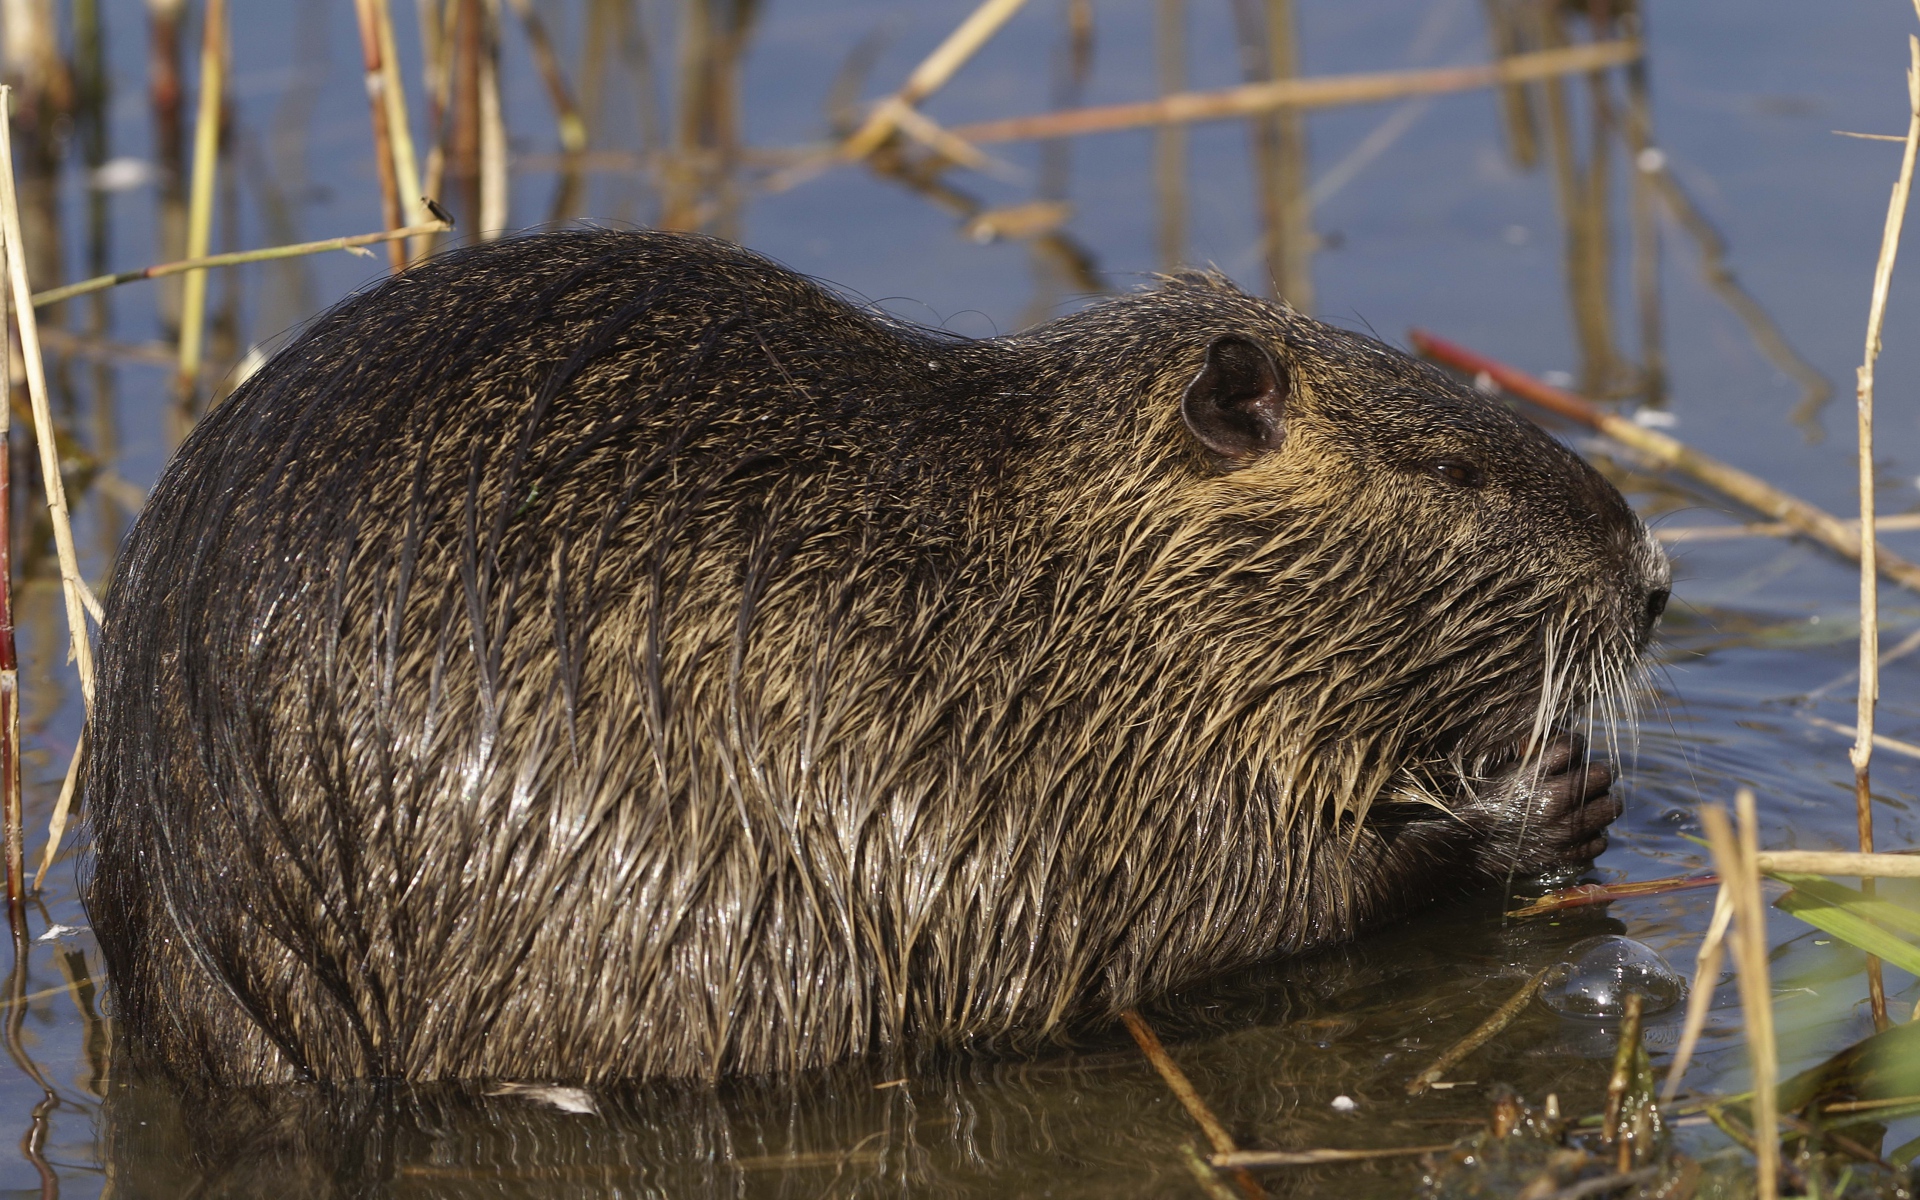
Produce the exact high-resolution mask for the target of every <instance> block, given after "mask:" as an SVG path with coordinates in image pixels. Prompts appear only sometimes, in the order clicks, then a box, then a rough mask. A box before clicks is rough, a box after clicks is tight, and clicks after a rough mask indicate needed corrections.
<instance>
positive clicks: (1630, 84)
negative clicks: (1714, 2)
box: [1621, 12, 1667, 405]
mask: <svg viewBox="0 0 1920 1200" xmlns="http://www.w3.org/2000/svg"><path fill="white" fill-rule="evenodd" d="M1627 19H1628V20H1630V21H1632V22H1633V25H1632V26H1631V29H1632V32H1633V34H1634V36H1635V37H1636V38H1638V37H1640V36H1642V34H1643V31H1642V30H1641V29H1640V27H1639V23H1640V21H1641V20H1642V19H1643V18H1642V17H1641V16H1640V14H1639V13H1637V12H1636V13H1634V14H1632V15H1631V16H1629V17H1628V18H1627ZM1626 82H1627V111H1626V120H1625V121H1624V122H1623V123H1622V125H1621V133H1622V135H1623V136H1624V138H1625V139H1626V145H1627V176H1628V178H1629V179H1630V180H1631V183H1630V184H1629V185H1628V204H1627V220H1628V223H1629V227H1630V229H1631V231H1632V233H1631V236H1632V239H1633V295H1634V305H1635V307H1636V308H1637V309H1638V310H1639V317H1640V394H1641V396H1642V398H1644V399H1645V401H1646V402H1647V403H1648V404H1654V405H1658V404H1661V403H1663V402H1664V401H1665V399H1666V394H1667V354H1666V330H1665V328H1664V326H1663V324H1662V321H1661V317H1660V312H1661V300H1660V222H1659V219H1658V214H1657V213H1656V211H1655V209H1654V204H1655V199H1656V198H1655V196H1654V188H1653V183H1652V181H1651V180H1649V179H1648V178H1647V175H1648V171H1647V169H1646V168H1647V167H1648V166H1656V165H1658V164H1659V163H1661V162H1664V161H1665V156H1664V155H1663V154H1662V153H1661V152H1660V151H1659V150H1656V149H1655V148H1654V146H1653V132H1652V131H1653V106H1652V103H1651V102H1650V101H1649V99H1648V96H1647V63H1646V60H1645V59H1641V60H1640V61H1639V62H1635V63H1629V64H1627V68H1626ZM1643 164H1644V165H1643Z"/></svg>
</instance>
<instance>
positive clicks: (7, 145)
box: [0, 0, 219, 887]
mask: <svg viewBox="0 0 1920 1200" xmlns="http://www.w3.org/2000/svg"><path fill="white" fill-rule="evenodd" d="M218 2H219V0H214V3H216V4H217V3H218ZM9 92H10V89H8V88H6V87H0V241H4V243H5V248H6V260H7V263H6V265H7V277H8V282H9V284H10V286H11V291H12V296H11V299H12V303H13V308H14V321H15V324H16V327H17V328H18V330H19V332H20V354H21V357H22V358H23V359H24V360H25V362H26V368H27V395H28V398H29V399H30V400H31V401H32V405H33V423H34V435H35V440H36V441H37V442H38V443H39V449H40V471H41V475H42V477H43V479H44V480H45V484H46V490H47V513H48V516H49V517H50V518H51V520H52V523H53V545H54V551H55V554H56V556H57V557H58V559H59V562H60V590H61V595H62V597H63V598H64V599H65V601H66V611H67V635H68V638H69V644H70V646H71V654H72V658H73V662H74V666H75V668H76V670H77V671H78V672H79V675H80V698H81V700H82V701H83V703H84V704H85V708H86V714H87V717H88V719H91V718H92V715H93V642H92V639H91V636H90V635H89V634H88V632H87V612H88V610H89V609H91V610H92V611H93V613H94V616H95V618H96V619H98V616H99V601H98V600H94V599H93V595H92V593H91V592H90V591H88V589H87V585H86V583H85V582H84V581H82V580H81V578H80V561H79V556H78V555H77V554H76V553H75V551H74V545H73V522H72V520H71V519H70V517H69V516H68V513H67V489H66V483H65V481H64V480H63V479H62V478H61V475H60V453H59V450H58V448H57V446H56V445H55V440H54V431H53V411H52V407H51V405H50V404H49V403H48V399H47V371H46V364H45V362H44V361H43V360H42V358H41V355H40V337H39V322H38V321H37V320H36V319H35V316H34V312H33V293H32V288H31V285H30V284H29V283H28V281H27V264H26V261H25V259H24V258H23V257H22V255H21V253H20V247H21V242H22V238H21V233H20V201H19V196H18V195H17V193H16V191H15V188H14V182H13V134H12V122H11V121H10V120H8V119H6V118H5V113H6V111H7V104H8V102H9V100H10V95H9ZM189 278H192V276H189ZM84 737H85V734H84V732H83V733H82V738H83V739H84ZM79 761H80V749H79V746H78V745H76V746H75V748H74V757H73V762H71V763H69V764H68V767H67V775H68V781H69V782H68V786H67V788H66V789H65V790H63V792H62V793H61V800H60V803H59V804H58V805H57V806H56V807H55V809H54V816H53V824H52V827H51V828H50V829H49V831H48V835H47V861H48V862H51V861H52V860H53V855H54V853H55V851H56V848H57V847H58V845H59V842H60V837H61V834H62V833H63V832H64V830H65V828H66V817H67V811H68V807H69V805H70V803H71V798H72V782H71V781H72V779H73V777H74V775H75V767H76V765H77V764H78V763H79ZM12 769H13V770H16V771H17V770H18V767H17V765H16V766H14V767H13V768H12ZM45 876H46V868H45V867H44V866H43V867H42V868H41V869H40V872H39V874H38V875H37V876H36V877H35V881H34V886H35V887H38V886H39V884H40V880H42V879H44V878H45Z"/></svg>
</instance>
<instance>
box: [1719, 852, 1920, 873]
mask: <svg viewBox="0 0 1920 1200" xmlns="http://www.w3.org/2000/svg"><path fill="white" fill-rule="evenodd" d="M1755 861H1756V863H1757V864H1758V866H1759V869H1760V871H1761V873H1762V874H1767V875H1775V874H1781V873H1785V874H1788V875H1858V876H1860V877H1861V878H1862V879H1920V854H1859V853H1856V852H1855V851H1852V850H1762V851H1760V856H1759V858H1758V859H1756V860H1755Z"/></svg>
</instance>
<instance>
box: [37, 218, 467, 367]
mask: <svg viewBox="0 0 1920 1200" xmlns="http://www.w3.org/2000/svg"><path fill="white" fill-rule="evenodd" d="M452 228H453V222H451V221H445V220H434V221H428V222H426V223H424V224H420V225H409V226H407V227H406V228H404V229H383V230H381V231H380V232H379V233H356V234H354V235H352V236H351V237H337V238H325V239H323V240H321V241H318V242H295V243H293V244H292V245H289V246H268V247H266V248H265V249H261V250H235V251H233V252H231V253H228V254H209V255H207V256H205V257H204V258H186V259H181V260H180V261H179V262H170V263H157V264H155V265H154V266H151V267H141V268H140V269H139V270H137V271H119V272H116V273H115V274H112V275H96V276H94V277H93V278H92V279H83V280H81V281H80V282H79V283H70V284H67V285H66V286H65V287H57V288H48V289H47V290H46V291H44V292H35V293H34V295H33V306H34V307H35V308H45V307H46V306H47V305H49V304H58V303H59V302H60V301H62V300H70V299H72V298H73V297H75V296H84V295H86V294H87V293H88V292H99V291H104V290H106V289H107V288H110V287H118V286H119V285H121V284H123V283H137V282H139V281H140V280H142V279H160V278H163V277H165V276H168V275H178V274H180V273H182V272H184V271H199V270H204V269H206V268H209V267H231V266H238V265H239V264H241V263H251V262H268V261H270V260H272V259H276V258H297V257H299V256H301V255H305V254H325V253H326V252H327V251H329V250H352V249H355V248H356V247H360V246H371V245H374V244H376V243H379V242H395V241H400V240H403V239H405V238H411V237H424V236H427V235H429V234H435V233H445V232H446V231H447V230H449V229H452ZM134 349H136V350H137V349H138V348H137V347H135V348H134Z"/></svg>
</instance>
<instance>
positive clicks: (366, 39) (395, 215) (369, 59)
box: [200, 0, 407, 274]
mask: <svg viewBox="0 0 1920 1200" xmlns="http://www.w3.org/2000/svg"><path fill="white" fill-rule="evenodd" d="M379 3H380V0H353V15H354V19H355V20H356V21H358V22H359V26H360V62H361V66H362V69H363V70H364V71H365V79H366V86H367V116H368V119H369V120H370V121H371V122H372V123H373V164H374V170H375V173H376V174H377V175H378V177H379V179H380V219H381V221H382V222H384V223H385V225H386V227H387V228H388V229H398V228H400V227H401V226H402V225H404V224H406V220H405V218H403V217H402V216H401V215H400V181H399V180H398V179H396V178H394V174H393V134H392V131H391V129H390V127H389V126H390V121H389V116H388V107H387V101H386V91H387V76H386V71H385V69H384V67H383V66H382V64H381V57H380V30H379V28H378V22H379V16H378V13H377V8H378V5H379ZM200 253H202V254H204V253H206V250H205V248H204V247H203V248H202V249H201V251H200ZM387 256H388V258H389V260H390V261H391V262H392V264H393V270H394V273H395V274H398V273H399V272H401V271H404V270H406V269H407V248H406V246H405V245H403V244H402V243H400V242H389V243H387Z"/></svg>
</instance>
